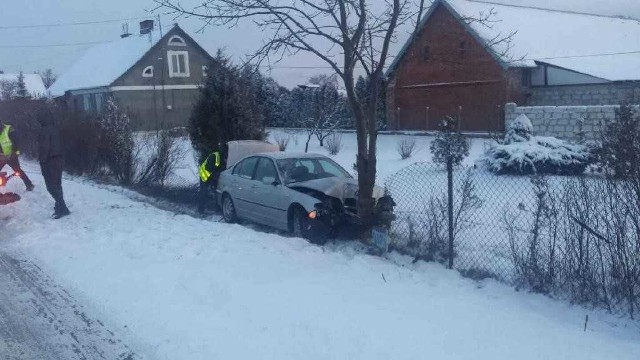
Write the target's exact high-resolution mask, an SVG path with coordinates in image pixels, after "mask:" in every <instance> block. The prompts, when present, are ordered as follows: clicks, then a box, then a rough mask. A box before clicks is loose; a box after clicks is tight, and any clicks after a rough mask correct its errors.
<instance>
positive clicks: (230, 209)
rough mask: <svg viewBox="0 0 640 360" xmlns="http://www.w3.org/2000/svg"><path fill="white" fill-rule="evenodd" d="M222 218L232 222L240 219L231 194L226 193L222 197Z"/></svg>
mask: <svg viewBox="0 0 640 360" xmlns="http://www.w3.org/2000/svg"><path fill="white" fill-rule="evenodd" d="M222 218H223V219H224V221H225V222H228V223H230V224H232V223H235V222H236V221H238V216H237V215H236V207H235V206H234V205H233V200H232V199H231V196H229V194H224V196H223V197H222Z"/></svg>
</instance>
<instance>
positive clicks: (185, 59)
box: [167, 51, 189, 77]
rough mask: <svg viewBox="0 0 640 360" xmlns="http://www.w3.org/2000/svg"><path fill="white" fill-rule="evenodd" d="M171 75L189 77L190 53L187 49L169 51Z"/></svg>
mask: <svg viewBox="0 0 640 360" xmlns="http://www.w3.org/2000/svg"><path fill="white" fill-rule="evenodd" d="M167 55H168V56H167V58H168V59H169V77H189V53H188V52H187V51H167Z"/></svg>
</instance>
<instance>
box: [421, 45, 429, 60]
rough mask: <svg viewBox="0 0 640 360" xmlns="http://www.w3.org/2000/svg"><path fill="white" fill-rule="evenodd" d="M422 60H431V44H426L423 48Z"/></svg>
mask: <svg viewBox="0 0 640 360" xmlns="http://www.w3.org/2000/svg"><path fill="white" fill-rule="evenodd" d="M422 60H424V61H428V60H431V48H430V47H429V45H425V46H424V47H423V48H422Z"/></svg>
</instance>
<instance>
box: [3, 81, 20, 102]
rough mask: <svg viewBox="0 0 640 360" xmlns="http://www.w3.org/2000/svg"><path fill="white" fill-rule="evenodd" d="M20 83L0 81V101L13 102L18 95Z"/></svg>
mask: <svg viewBox="0 0 640 360" xmlns="http://www.w3.org/2000/svg"><path fill="white" fill-rule="evenodd" d="M17 90H18V82H17V81H11V80H2V81H0V100H12V99H13V98H14V97H15V96H16V93H17Z"/></svg>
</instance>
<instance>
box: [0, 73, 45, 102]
mask: <svg viewBox="0 0 640 360" xmlns="http://www.w3.org/2000/svg"><path fill="white" fill-rule="evenodd" d="M23 75H24V85H25V87H26V89H27V92H28V93H29V94H30V95H31V96H32V97H36V98H37V97H43V96H45V95H46V93H47V89H46V88H45V86H44V82H43V81H42V77H41V76H40V74H23ZM18 76H20V74H0V81H15V82H17V81H18Z"/></svg>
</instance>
